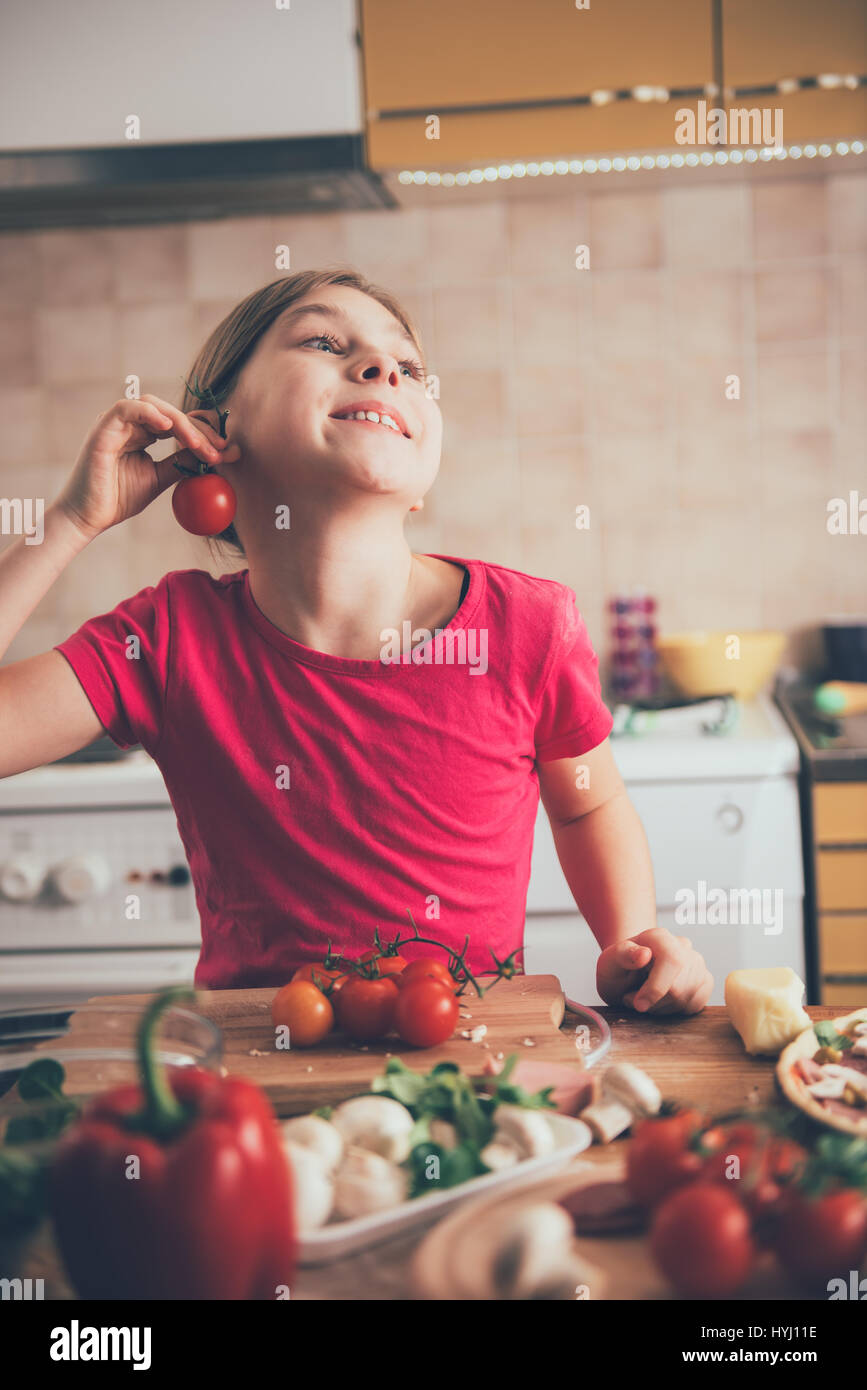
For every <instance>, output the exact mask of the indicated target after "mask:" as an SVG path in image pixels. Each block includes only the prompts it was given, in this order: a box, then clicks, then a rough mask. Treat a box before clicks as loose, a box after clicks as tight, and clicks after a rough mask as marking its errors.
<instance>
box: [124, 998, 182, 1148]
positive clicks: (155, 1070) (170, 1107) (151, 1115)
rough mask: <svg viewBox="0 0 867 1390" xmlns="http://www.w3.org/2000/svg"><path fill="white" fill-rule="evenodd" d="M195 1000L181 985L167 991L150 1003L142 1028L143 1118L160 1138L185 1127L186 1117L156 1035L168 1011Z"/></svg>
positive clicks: (140, 1041)
mask: <svg viewBox="0 0 867 1390" xmlns="http://www.w3.org/2000/svg"><path fill="white" fill-rule="evenodd" d="M193 999H195V994H194V993H193V991H192V990H190V989H185V988H183V987H182V986H178V987H176V988H173V989H167V990H164V991H163V992H162V994H157V995H156V996H155V997H154V998H153V999H152V1000H151V1002H150V1004H148V1006H147V1008H146V1009H145V1012H144V1017H143V1018H142V1021H141V1026H140V1027H139V1031H138V1040H137V1044H136V1052H137V1055H138V1065H139V1073H140V1076H141V1084H142V1089H143V1090H144V1097H145V1101H144V1109H143V1111H142V1113H141V1116H140V1119H141V1122H142V1124H143V1125H144V1127H145V1128H146V1130H147V1131H148V1133H149V1134H153V1135H154V1136H155V1137H157V1138H167V1137H169V1136H170V1135H172V1134H174V1133H175V1132H176V1131H177V1130H178V1129H180V1128H182V1126H183V1125H184V1124H185V1122H186V1119H187V1114H186V1111H185V1110H184V1107H183V1106H182V1105H181V1103H180V1101H179V1100H178V1098H177V1096H176V1095H175V1094H174V1092H173V1091H172V1088H171V1086H170V1085H169V1079H168V1075H167V1072H166V1069H165V1067H164V1066H163V1065H162V1063H161V1062H160V1061H159V1059H158V1058H157V1054H156V1046H155V1038H154V1034H155V1032H156V1028H157V1025H158V1023H159V1021H160V1019H161V1018H162V1016H163V1014H164V1013H165V1012H166V1010H167V1009H170V1008H173V1007H174V1005H175V1004H179V1003H181V1002H186V1001H188V1000H193Z"/></svg>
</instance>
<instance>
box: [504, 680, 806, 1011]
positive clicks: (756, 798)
mask: <svg viewBox="0 0 867 1390" xmlns="http://www.w3.org/2000/svg"><path fill="white" fill-rule="evenodd" d="M706 718H707V714H706V710H703V709H702V708H701V707H697V706H696V707H693V708H685V709H682V710H677V711H671V712H668V711H666V712H665V713H664V714H661V715H660V716H659V717H658V722H657V725H656V727H655V728H653V729H651V730H649V731H648V732H646V733H638V734H636V735H634V736H630V735H629V734H622V735H621V736H619V737H612V740H611V746H612V749H613V752H614V757H615V761H616V762H617V765H618V768H619V769H620V773H621V776H622V777H623V780H624V782H625V783H626V787H627V790H628V792H629V795H630V798H631V800H632V802H633V804H634V805H635V807H636V809H637V810H638V813H639V815H640V817H641V820H642V822H643V824H644V828H645V831H646V832H647V838H648V841H649V843H650V852H651V858H652V860H653V869H654V875H655V880H656V920H657V924H658V925H659V926H663V927H667V928H668V929H669V930H670V931H672V932H674V933H675V935H677V936H687V937H689V939H690V940H691V941H692V943H693V945H694V946H695V948H696V950H698V951H700V952H701V954H702V955H703V956H704V958H705V960H706V961H707V964H708V968H709V969H710V972H711V974H712V975H713V977H714V992H713V994H712V996H711V999H710V1002H711V1003H712V1004H722V1003H723V1002H724V1000H723V986H724V984H725V977H726V975H727V974H728V973H729V971H731V970H737V969H743V968H748V967H757V966H772V965H790V966H791V967H792V969H793V970H795V971H796V972H797V973H798V974H799V975H800V976H801V978H802V979H805V978H806V976H805V961H806V954H805V943H804V873H803V860H802V850H801V828H800V809H799V795H798V769H799V753H798V746H797V743H796V741H795V739H794V737H793V735H792V733H791V731H790V730H789V728H788V726H787V725H786V723H785V721H784V720H783V717H782V715H781V714H780V712H779V710H778V709H777V707H776V706H775V705H774V704H773V703H772V701H771V700H769V699H768V698H766V697H760V698H758V699H757V700H755V701H750V702H747V703H744V704H741V705H740V706H739V707H738V718H737V721H736V723H735V725H734V727H733V728H732V729H731V730H730V732H728V733H723V732H721V733H707V732H705V731H704V729H703V728H702V723H703V721H705V720H706ZM617 727H618V725H617V723H615V728H617ZM702 884H704V889H702V886H701V885H702ZM712 890H722V894H720V893H719V892H717V894H716V901H717V903H718V904H719V905H718V906H717V909H716V912H714V911H713V910H712V909H711V907H710V903H711V898H712ZM738 890H745V891H744V892H739V891H738ZM703 901H704V903H705V904H706V906H705V909H704V910H702V904H703ZM691 906H694V909H695V910H694V911H693V912H692V914H691V915H692V917H693V918H694V919H697V920H692V921H686V922H684V921H682V920H681V921H679V920H678V916H680V917H681V918H682V917H683V916H684V915H690V914H689V909H690V907H691ZM715 916H716V918H717V919H720V920H717V921H714V917H715ZM703 917H704V918H705V920H701V919H702V918H703ZM735 919H737V920H735ZM598 954H599V947H598V945H597V943H596V940H595V938H594V936H593V933H592V932H591V930H590V927H589V926H588V924H587V922H586V921H585V920H584V918H583V917H582V916H581V914H580V912H578V910H577V909H576V906H575V901H574V899H573V897H572V894H571V893H570V891H569V887H568V885H567V883H566V880H565V878H564V876H563V871H562V869H561V868H560V864H559V861H558V859H557V851H556V849H555V847H554V839H553V835H552V832H551V827H550V824H549V822H548V818H547V816H546V815H545V812H544V810H543V809H542V808H541V806H540V808H539V818H538V821H537V825H536V836H535V840H534V844H533V861H532V870H531V875H530V888H529V892H528V894H527V921H526V929H525V954H524V961H525V966H526V969H527V970H528V971H530V972H533V973H540V974H541V973H548V972H551V973H553V974H556V975H558V976H559V977H560V980H561V981H562V984H563V988H564V990H565V992H566V995H567V997H568V998H571V999H576V1000H580V1001H581V1002H583V1003H586V1004H597V1003H600V1002H601V1001H600V998H599V995H598V993H597V992H596V984H595V980H596V959H597V956H598Z"/></svg>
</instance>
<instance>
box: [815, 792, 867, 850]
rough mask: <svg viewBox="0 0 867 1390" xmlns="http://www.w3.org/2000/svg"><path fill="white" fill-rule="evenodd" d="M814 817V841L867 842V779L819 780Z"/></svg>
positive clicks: (828, 843)
mask: <svg viewBox="0 0 867 1390" xmlns="http://www.w3.org/2000/svg"><path fill="white" fill-rule="evenodd" d="M813 821H814V824H815V838H816V844H817V845H856V844H864V845H867V782H818V783H817V784H816V785H815V787H814V788H813Z"/></svg>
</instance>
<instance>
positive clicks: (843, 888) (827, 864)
mask: <svg viewBox="0 0 867 1390" xmlns="http://www.w3.org/2000/svg"><path fill="white" fill-rule="evenodd" d="M816 905H817V907H818V909H819V912H820V913H822V912H853V911H857V909H858V908H861V907H867V848H865V849H853V850H849V849H819V850H817V851H816Z"/></svg>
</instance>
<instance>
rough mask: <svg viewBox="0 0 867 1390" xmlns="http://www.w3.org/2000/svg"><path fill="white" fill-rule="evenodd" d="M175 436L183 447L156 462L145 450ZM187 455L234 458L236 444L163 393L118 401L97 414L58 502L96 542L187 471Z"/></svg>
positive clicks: (214, 461)
mask: <svg viewBox="0 0 867 1390" xmlns="http://www.w3.org/2000/svg"><path fill="white" fill-rule="evenodd" d="M170 436H174V438H175V439H176V440H177V441H178V443H179V444H180V445H181V448H180V449H178V450H176V451H175V453H173V454H169V455H168V457H166V458H164V459H160V460H159V461H156V460H155V459H152V458H151V456H150V454H148V453H146V452H145V450H146V449H147V448H148V446H149V445H151V444H153V443H154V442H155V441H156V440H157V439H168V438H169V437H170ZM183 454H188V455H189V454H191V455H192V456H193V458H192V460H190V458H189V457H188V458H186V459H183V458H182V459H181V462H186V463H188V464H189V463H191V462H195V460H197V459H201V460H202V461H203V462H205V463H209V464H217V463H220V462H234V461H235V459H236V458H237V457H238V456H239V450H238V448H237V446H236V445H234V444H231V445H230V444H229V443H228V441H227V440H225V439H222V438H221V437H220V435H219V434H218V433H217V432H216V430H214V429H212V427H211V426H210V425H209V424H207V423H206V422H205V421H197V422H196V424H193V422H192V420H191V419H190V418H189V416H187V415H185V414H184V412H183V411H182V410H179V409H178V407H177V406H175V405H170V404H169V402H168V401H164V400H161V399H160V397H159V396H142V397H141V398H140V399H137V400H120V401H115V403H114V405H113V406H112V407H111V408H110V409H109V410H106V411H103V412H102V414H101V415H98V416H97V418H96V422H95V424H94V426H93V428H92V429H91V431H90V434H89V435H88V436H87V438H86V439H85V441H84V443H83V445H82V446H81V452H80V453H79V455H78V458H77V459H76V461H75V466H74V468H73V470H72V473H71V474H70V477H69V480H68V481H67V483H66V486H65V487H64V489H63V491H62V492H61V493H60V495H59V497H57V498H56V499H55V502H54V505H55V506H56V507H59V508H60V509H61V510H62V511H64V512H66V513H67V515H68V516H69V517H71V519H72V521H73V522H74V523H75V525H76V526H77V527H78V529H79V530H80V531H82V532H83V533H84V535H86V536H87V537H88V539H90V540H92V539H93V537H94V536H98V535H99V534H100V533H101V532H102V531H107V530H108V529H109V527H111V526H117V525H118V524H119V523H120V522H121V521H126V520H127V519H128V518H129V517H131V516H135V515H136V514H137V513H138V512H141V511H143V510H144V508H145V507H147V506H148V505H149V504H150V503H151V502H153V501H154V499H155V498H156V497H159V495H160V493H161V492H164V491H165V489H166V488H167V487H170V486H171V485H172V483H177V482H179V481H180V480H181V478H182V476H183V475H182V474H181V473H179V472H178V470H177V468H175V466H174V460H175V459H176V458H179V457H180V456H181V455H183Z"/></svg>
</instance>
